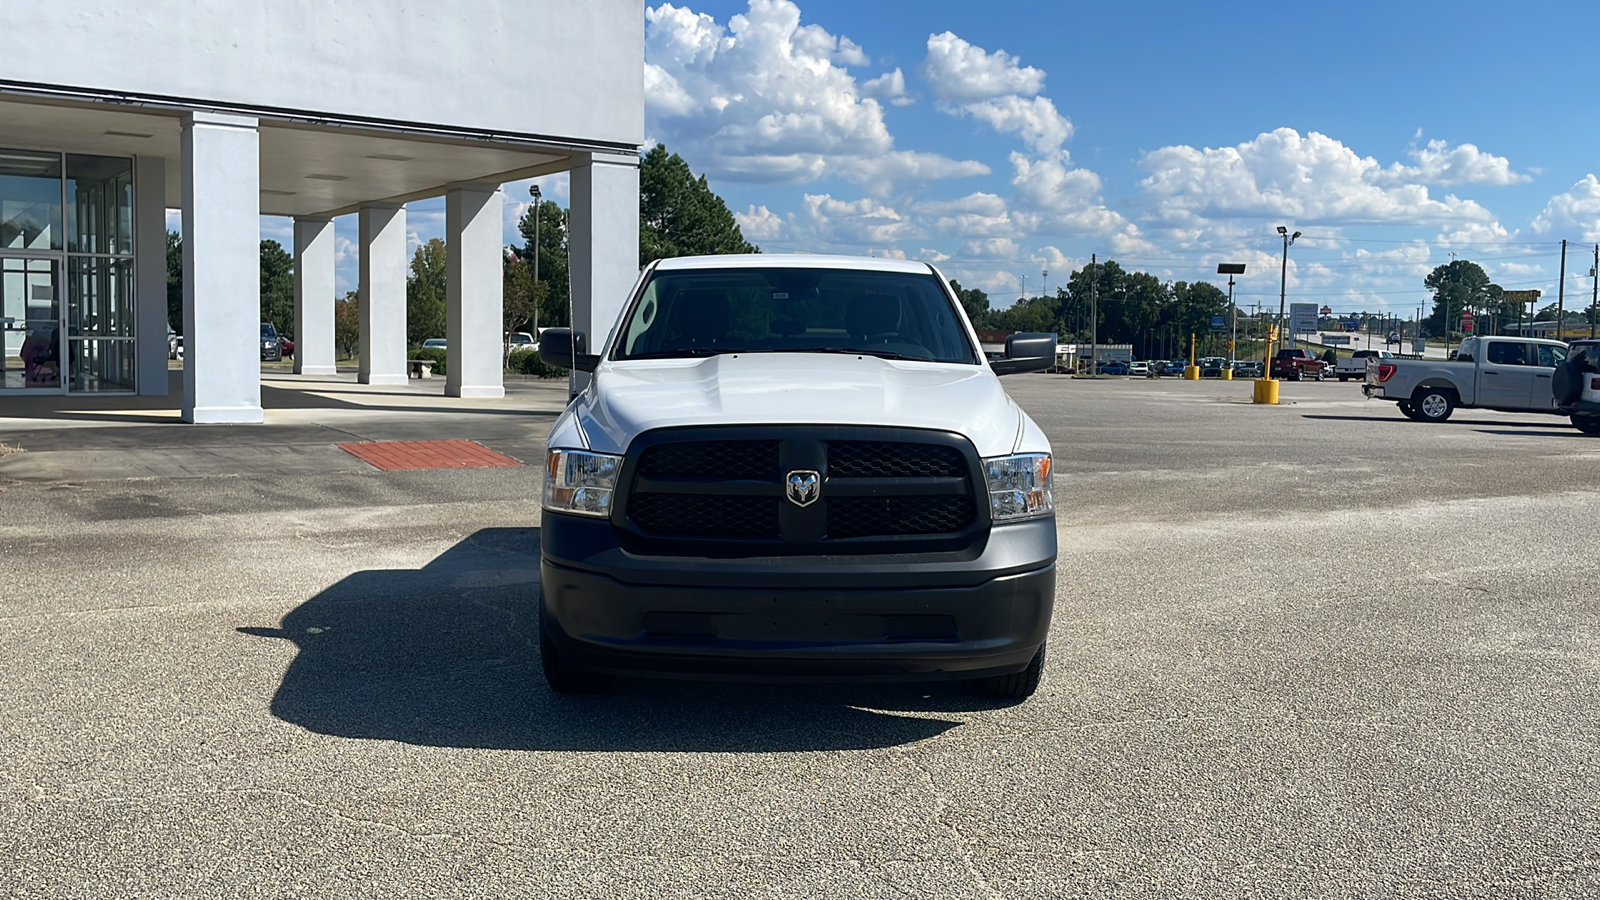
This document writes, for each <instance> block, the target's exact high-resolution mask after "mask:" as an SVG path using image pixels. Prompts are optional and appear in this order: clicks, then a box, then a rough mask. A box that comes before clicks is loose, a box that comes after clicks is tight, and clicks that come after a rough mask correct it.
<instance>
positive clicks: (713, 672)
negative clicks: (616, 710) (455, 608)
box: [530, 254, 1057, 700]
mask: <svg viewBox="0 0 1600 900" xmlns="http://www.w3.org/2000/svg"><path fill="white" fill-rule="evenodd" d="M949 285H950V283H949V281H947V280H946V279H945V278H944V276H943V275H942V274H940V272H939V271H938V270H937V269H936V268H934V267H933V266H931V265H929V264H927V263H913V262H910V261H896V260H883V259H854V258H846V257H828V256H809V255H807V256H802V255H793V256H784V255H778V254H766V255H754V254H752V255H748V256H718V257H715V258H706V257H684V258H677V259H664V260H659V261H656V262H653V263H651V264H650V265H649V266H647V267H646V268H645V270H644V271H643V273H641V275H640V280H639V282H638V283H637V284H636V285H635V287H634V289H633V291H632V292H631V293H630V299H629V300H628V301H627V302H626V304H625V305H624V307H623V310H622V314H621V317H620V319H619V320H618V321H617V322H616V324H615V326H614V327H609V326H610V323H606V324H604V325H601V326H599V327H600V333H601V335H605V334H607V333H608V332H609V334H610V335H611V337H609V338H604V337H602V338H601V339H599V340H598V341H597V343H596V344H594V345H591V346H592V347H593V353H592V355H591V354H588V353H585V352H584V351H583V350H582V347H583V345H582V344H580V343H577V341H576V335H575V334H574V333H573V332H572V331H571V330H569V329H565V328H561V329H556V328H552V329H551V330H549V331H547V332H545V333H544V334H543V335H541V337H540V341H539V357H540V360H541V361H542V362H544V364H545V365H548V366H554V367H557V368H563V369H572V370H576V371H583V372H593V373H594V378H593V380H591V381H590V382H589V387H588V389H586V390H584V391H582V392H580V393H579V394H578V395H577V397H576V398H574V399H573V401H572V403H571V405H569V406H568V407H567V408H566V410H565V411H564V412H563V413H562V414H561V416H560V417H559V418H558V419H556V421H555V423H554V424H553V425H552V426H551V429H550V434H549V437H548V439H547V441H546V445H547V447H548V448H549V449H548V451H547V457H546V459H545V460H544V463H545V464H544V465H543V466H542V467H541V469H542V473H541V474H542V477H543V479H544V488H543V494H542V496H543V510H544V511H543V517H542V521H541V528H540V534H539V550H538V552H539V556H540V558H539V566H540V582H541V584H542V586H543V590H541V591H538V592H535V593H534V595H533V596H534V599H533V603H534V605H535V609H534V610H530V612H532V613H533V615H532V616H531V618H532V619H533V620H534V621H535V622H537V626H536V627H537V628H538V630H539V645H540V653H539V657H540V661H541V665H542V668H543V671H544V676H545V680H546V682H547V683H548V684H549V685H550V687H551V688H552V689H553V690H556V691H559V692H562V693H587V692H592V691H595V690H600V689H603V688H604V687H605V686H606V684H607V683H608V682H609V681H610V680H611V678H612V676H615V675H619V674H639V675H652V674H653V675H660V676H667V677H674V676H677V677H683V676H688V677H711V678H737V677H755V678H768V679H770V678H778V679H783V680H800V679H821V680H847V679H848V680H890V681H905V680H913V679H917V678H927V679H952V678H954V679H960V678H966V679H971V680H973V681H975V682H976V683H977V686H978V687H979V689H980V690H981V691H983V692H985V693H987V694H990V695H992V696H999V697H1005V698H1010V699H1017V700H1020V699H1022V698H1025V697H1027V696H1029V695H1030V694H1032V693H1033V692H1034V690H1035V688H1037V686H1038V684H1039V678H1040V673H1041V672H1042V670H1043V668H1044V662H1045V638H1046V636H1047V635H1048V633H1049V627H1050V617H1051V612H1052V609H1053V608H1054V605H1055V588H1056V577H1057V575H1056V554H1057V544H1056V522H1055V513H1054V503H1053V501H1052V500H1051V478H1050V473H1051V462H1050V460H1051V457H1050V445H1049V443H1048V442H1047V441H1046V440H1045V437H1044V434H1043V432H1042V431H1040V430H1039V427H1038V426H1037V425H1036V424H1034V422H1033V421H1032V420H1031V419H1029V418H1028V416H1027V414H1026V413H1025V412H1023V411H1022V409H1021V408H1020V407H1019V406H1017V404H1015V403H1013V402H1012V401H1011V400H1010V399H1009V398H1008V397H1007V396H1006V392H1005V389H1004V388H1003V387H1002V386H1001V385H1000V381H999V379H998V378H997V377H996V376H999V375H1010V374H1017V373H1022V372H1037V371H1040V370H1042V369H1045V368H1047V367H1049V366H1051V365H1053V364H1055V348H1056V336H1055V335H1053V334H1013V335H1010V336H1009V337H1007V338H1006V355H1005V356H1004V357H1002V358H1000V359H996V360H992V361H987V362H986V361H985V359H984V355H983V352H982V350H981V349H980V348H979V346H978V345H977V342H976V341H975V340H973V339H972V337H971V332H970V329H969V326H968V325H967V321H966V317H965V315H964V313H963V312H962V307H961V303H960V301H959V300H958V299H957V298H956V296H955V295H954V294H953V293H952V292H951V290H950V286H949ZM661 322H666V323H674V325H673V327H653V325H654V323H661ZM769 323H781V325H782V328H781V330H780V329H778V328H769V327H768V325H769ZM840 323H843V324H844V326H845V327H844V328H840V327H839V324H840ZM575 346H576V348H577V349H576V350H575ZM746 350H752V351H755V352H744V351H746ZM841 351H845V352H841ZM841 392H849V393H850V394H851V396H852V397H853V399H852V401H851V402H848V403H841V402H840V401H839V397H840V396H841ZM775 397H777V398H781V399H780V400H778V401H776V402H775V400H774V398H775ZM819 501H820V502H819Z"/></svg>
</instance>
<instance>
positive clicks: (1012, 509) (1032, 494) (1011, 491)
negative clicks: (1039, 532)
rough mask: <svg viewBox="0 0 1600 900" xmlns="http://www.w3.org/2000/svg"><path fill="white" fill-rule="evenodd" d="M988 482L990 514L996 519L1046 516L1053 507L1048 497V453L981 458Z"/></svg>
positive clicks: (1002, 520)
mask: <svg viewBox="0 0 1600 900" xmlns="http://www.w3.org/2000/svg"><path fill="white" fill-rule="evenodd" d="M983 477H984V480H985V481H987V482H988V483H989V515H990V516H991V517H993V519H994V520H995V521H996V522H1014V521H1016V520H1018V519H1032V518H1035V517H1038V516H1048V515H1050V513H1051V512H1053V511H1054V510H1055V508H1056V505H1055V501H1054V500H1053V499H1051V497H1050V454H1048V453H1023V454H1019V455H1017V456H996V457H993V458H991V459H986V460H984V461H983Z"/></svg>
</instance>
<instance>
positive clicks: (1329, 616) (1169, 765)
mask: <svg viewBox="0 0 1600 900" xmlns="http://www.w3.org/2000/svg"><path fill="white" fill-rule="evenodd" d="M1006 384H1007V387H1008V388H1009V389H1010V390H1011V392H1012V394H1013V396H1014V397H1015V398H1016V400H1017V401H1018V402H1019V403H1020V404H1021V405H1022V406H1023V407H1025V408H1026V409H1027V410H1029V412H1030V413H1031V414H1032V415H1033V416H1034V417H1035V418H1036V419H1037V420H1038V422H1039V424H1040V425H1041V426H1042V427H1043V428H1044V429H1045V431H1046V432H1047V433H1048V434H1049V436H1050V438H1051V440H1052V442H1053V445H1054V448H1055V452H1056V458H1057V463H1056V471H1057V478H1058V480H1057V483H1056V501H1057V504H1058V510H1059V519H1058V521H1059V528H1060V539H1061V547H1062V551H1061V558H1060V566H1059V577H1060V583H1059V589H1058V603H1057V609H1056V615H1055V622H1054V626H1053V628H1052V632H1051V657H1050V659H1049V665H1048V669H1047V673H1046V677H1045V683H1044V685H1043V686H1042V687H1041V689H1040V692H1039V693H1038V694H1037V695H1036V696H1035V697H1034V698H1033V699H1032V700H1030V701H1028V702H1027V703H1024V704H1021V705H1015V706H1006V705H997V704H995V703H992V702H988V701H983V700H980V699H979V698H976V697H975V696H973V695H971V694H969V693H968V692H967V691H965V690H963V689H962V688H960V687H959V686H955V685H935V686H916V685H913V686H871V687H851V686H842V687H841V686H833V687H821V688H808V687H792V686H768V685H721V684H697V683H675V682H664V683H663V682H647V681H624V682H622V683H621V684H620V685H619V686H618V687H617V689H616V690H614V691H613V692H612V693H610V694H607V695H603V696H599V697H592V698H582V699H574V698H567V697H560V696H556V695H554V694H551V693H550V692H549V691H548V690H547V689H546V688H545V687H544V685H543V683H542V681H541V680H540V677H539V674H538V668H539V666H538V650H537V647H536V645H535V644H533V643H530V640H529V638H530V635H531V634H532V629H531V620H530V618H529V615H528V612H529V609H530V603H531V602H532V601H533V600H534V598H535V596H536V592H537V589H538V585H537V555H536V547H537V541H538V528H539V517H540V514H539V508H538V481H537V476H538V469H537V468H535V467H528V468H507V469H484V470H469V471H434V472H390V473H383V472H376V471H370V470H366V469H363V468H362V467H360V466H357V465H349V466H346V465H344V464H343V460H342V458H341V457H338V456H336V455H334V454H337V453H338V452H339V451H331V452H329V451H327V450H326V448H327V447H328V446H331V444H332V443H333V441H334V440H346V439H349V438H348V437H336V436H335V434H334V433H335V432H338V433H339V434H342V435H347V436H348V435H355V436H357V437H360V436H369V437H370V436H385V437H388V438H394V437H401V436H406V435H417V436H425V437H429V438H435V437H451V438H467V439H474V440H478V441H480V442H481V443H484V444H485V445H486V446H489V447H490V448H491V449H496V450H499V451H501V452H503V453H507V454H509V455H511V456H513V457H515V458H518V459H522V460H524V461H532V460H537V459H538V457H539V455H540V453H541V447H542V436H543V433H544V430H545V429H546V428H547V427H548V424H549V422H550V421H551V417H552V416H553V414H554V410H555V409H556V408H559V405H560V395H559V389H558V388H556V387H554V386H549V385H544V386H532V387H528V388H525V389H523V390H521V391H520V392H519V393H518V395H517V396H516V397H514V398H512V400H510V401H508V402H506V403H505V404H503V405H502V406H498V407H494V408H493V409H492V410H489V411H486V412H484V413H483V414H482V415H476V414H452V413H449V412H448V411H440V410H437V409H434V410H433V412H434V413H435V415H434V416H433V417H432V418H430V417H429V416H430V409H432V407H430V406H429V404H426V403H420V402H412V401H411V400H409V399H406V398H399V399H396V400H394V401H393V402H392V403H389V404H388V405H387V406H384V405H382V404H379V405H378V406H376V407H372V406H369V407H366V408H362V409H343V408H335V407H330V406H328V405H326V404H313V407H314V408H311V409H302V410H299V411H295V410H294V409H293V408H292V405H291V404H290V403H289V402H288V401H287V400H286V401H285V402H284V404H283V405H284V407H285V409H287V410H289V411H288V412H284V413H282V414H281V415H279V414H269V424H268V425H267V426H262V427H261V428H260V430H256V431H251V430H250V429H251V427H233V428H231V429H218V428H187V429H186V428H184V427H181V426H171V425H162V424H161V423H159V422H156V421H148V422H146V421H137V422H127V423H124V424H121V425H113V426H106V425H103V424H98V423H97V421H96V420H95V419H94V417H93V416H87V417H85V418H84V420H82V421H75V422H65V421H63V422H50V423H46V425H47V426H48V427H38V428H33V429H27V430H17V431H11V432H8V431H6V430H5V429H3V428H0V443H3V444H6V445H8V446H10V447H13V448H14V447H21V448H22V450H23V451H24V452H21V453H11V454H10V455H7V456H0V510H3V511H4V514H3V515H0V560H3V563H0V623H3V624H0V711H3V713H0V748H4V749H3V752H0V895H5V896H16V897H35V896H37V897H96V898H103V897H149V896H205V897H288V896H317V897H323V896H329V897H337V896H363V897H365V896H438V897H504V896H538V897H641V898H643V897H747V896H775V897H790V896H795V897H810V896H817V897H904V896H915V897H973V898H997V897H1007V898H1023V897H1104V896H1149V897H1217V898H1231V897H1272V898H1278V897H1318V898H1321V897H1392V896H1401V897H1592V896H1595V895H1596V894H1597V893H1600V802H1597V801H1600V745H1597V741H1600V737H1597V736H1596V730H1595V729H1596V724H1595V723H1596V722H1597V721H1600V662H1597V660H1600V653H1597V651H1600V634H1597V620H1600V615H1597V614H1600V556H1597V555H1596V553H1595V551H1594V546H1595V540H1596V537H1597V536H1600V523H1597V521H1596V516H1597V510H1600V503H1597V500H1600V493H1597V485H1600V439H1596V438H1588V437H1584V436H1582V435H1580V434H1579V433H1578V432H1577V431H1576V430H1575V429H1572V428H1571V427H1570V426H1568V425H1567V424H1566V422H1565V420H1563V419H1558V418H1553V417H1546V418H1541V417H1537V416H1526V415H1509V414H1497V413H1478V412H1475V411H1472V410H1463V411H1459V412H1458V413H1457V414H1456V417H1455V418H1454V419H1453V420H1452V421H1451V422H1449V423H1447V424H1444V425H1426V424H1421V423H1413V422H1410V421H1407V420H1405V419H1404V418H1402V417H1401V416H1400V415H1399V414H1398V412H1396V411H1395V410H1394V408H1393V407H1392V406H1391V405H1388V404H1381V403H1376V402H1368V401H1365V400H1363V399H1361V397H1360V393H1359V390H1358V388H1357V387H1356V386H1355V385H1351V384H1340V383H1338V382H1326V383H1306V384H1285V385H1283V398H1284V400H1285V403H1284V405H1282V406H1278V407H1262V406H1254V405H1252V404H1250V403H1249V395H1250V385H1249V383H1248V382H1237V383H1226V382H1199V383H1195V382H1182V381H1173V380H1162V381H1129V380H1108V381H1074V380H1071V379H1068V378H1064V377H1056V376H1046V375H1033V376H1019V377H1016V378H1011V379H1007V382H1006ZM286 396H287V395H286ZM152 416H154V414H152ZM274 423H276V424H274ZM140 429H144V432H143V435H142V436H141V434H139V433H138V432H139V430H140ZM152 429H155V430H152ZM274 429H276V430H274ZM74 430H76V431H79V432H82V433H81V434H77V435H76V436H74V435H72V434H69V433H68V432H71V431H74ZM162 441H166V442H167V444H162ZM86 447H87V448H88V449H85V448H86ZM234 448H240V449H234ZM163 450H169V451H171V454H170V455H172V456H173V457H174V458H180V457H181V458H182V459H184V460H188V461H189V463H186V465H192V466H193V467H194V468H191V469H188V470H184V471H166V470H163V469H162V468H161V464H160V460H161V459H162V453H161V451H163ZM84 453H98V454H101V455H100V456H97V457H93V456H91V457H85V456H82V455H79V456H72V455H70V454H84ZM33 454H37V455H36V456H33V457H32V459H31V460H30V459H29V457H30V455H33ZM50 454H65V455H62V456H50ZM185 454H187V455H185ZM333 460H339V463H340V464H339V465H334V464H333V463H332V461H333ZM200 461H203V463H204V464H203V465H202V463H201V462H200ZM135 463H137V466H141V467H143V468H139V469H138V471H139V472H140V473H142V474H137V475H135V476H134V477H128V472H130V471H133V469H131V468H127V467H130V466H134V464H135ZM119 466H122V467H123V468H119ZM107 474H116V475H117V476H118V477H114V478H106V477H102V476H105V475H107Z"/></svg>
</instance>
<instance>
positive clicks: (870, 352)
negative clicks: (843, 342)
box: [787, 347, 933, 362]
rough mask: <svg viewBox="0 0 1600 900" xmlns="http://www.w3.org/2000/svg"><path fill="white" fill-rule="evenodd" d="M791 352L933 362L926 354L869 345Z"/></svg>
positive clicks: (811, 348)
mask: <svg viewBox="0 0 1600 900" xmlns="http://www.w3.org/2000/svg"><path fill="white" fill-rule="evenodd" d="M787 352H790V353H847V354H851V355H854V356H876V357H877V358H879V359H908V360H910V361H912V362H933V360H931V359H928V358H927V357H926V356H908V355H906V354H904V353H896V352H894V351H893V350H874V349H871V348H867V347H807V348H805V349H803V350H791V351H787Z"/></svg>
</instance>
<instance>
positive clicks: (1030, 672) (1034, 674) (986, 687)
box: [975, 644, 1046, 700]
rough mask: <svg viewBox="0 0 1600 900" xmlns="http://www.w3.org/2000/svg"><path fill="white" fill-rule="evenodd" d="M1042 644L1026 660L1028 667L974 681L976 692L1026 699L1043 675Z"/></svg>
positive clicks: (1043, 653) (999, 696)
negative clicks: (1029, 658) (1030, 657)
mask: <svg viewBox="0 0 1600 900" xmlns="http://www.w3.org/2000/svg"><path fill="white" fill-rule="evenodd" d="M1045 646H1046V645H1044V644H1040V645H1039V651H1038V652H1037V653H1035V654H1033V659H1031V660H1029V661H1028V667H1027V668H1026V669H1023V670H1022V671H1021V672H1014V673H1012V674H1010V675H991V676H989V677H988V678H980V679H978V681H977V682H976V685H975V686H976V687H977V689H978V693H980V694H983V695H984V696H985V697H995V698H998V699H1001V700H1026V699H1028V698H1029V697H1032V696H1033V692H1034V691H1036V690H1038V689H1039V679H1040V678H1041V677H1042V676H1043V675H1044V655H1045Z"/></svg>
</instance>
